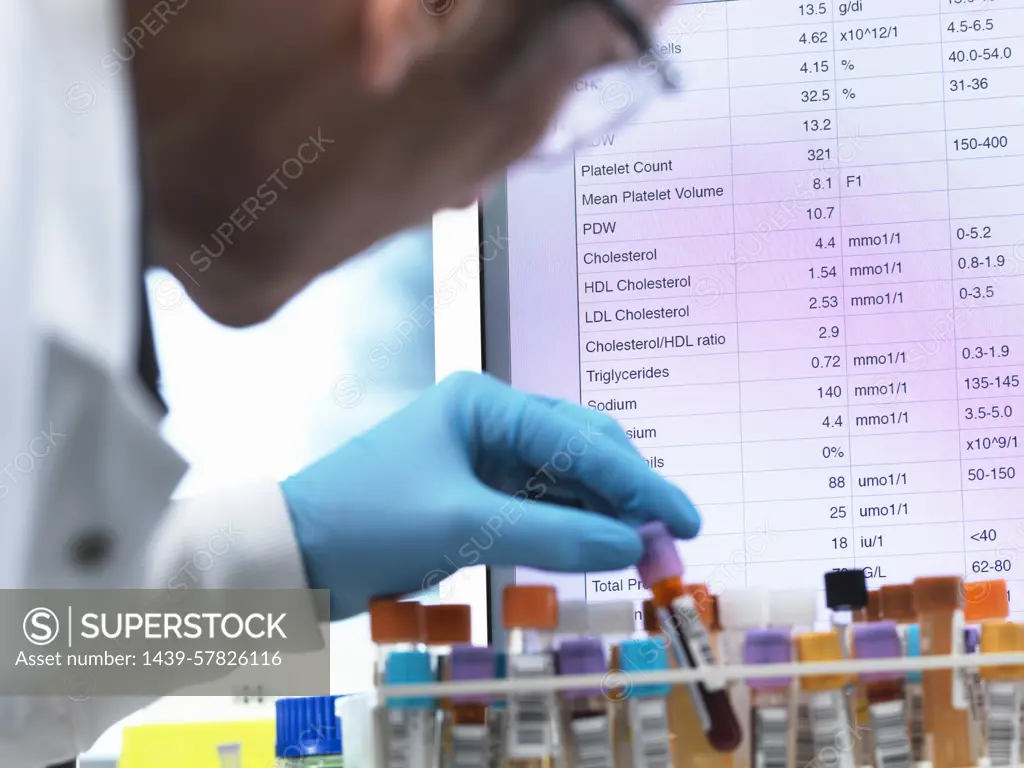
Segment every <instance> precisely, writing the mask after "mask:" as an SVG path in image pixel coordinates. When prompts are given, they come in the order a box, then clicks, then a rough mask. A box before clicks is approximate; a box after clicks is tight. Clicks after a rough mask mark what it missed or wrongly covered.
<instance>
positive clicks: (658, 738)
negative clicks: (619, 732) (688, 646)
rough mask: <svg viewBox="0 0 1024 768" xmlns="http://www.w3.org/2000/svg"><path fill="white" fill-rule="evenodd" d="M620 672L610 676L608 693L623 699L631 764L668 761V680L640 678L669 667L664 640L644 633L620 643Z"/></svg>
mask: <svg viewBox="0 0 1024 768" xmlns="http://www.w3.org/2000/svg"><path fill="white" fill-rule="evenodd" d="M618 656H619V670H620V671H619V674H618V675H612V676H611V678H610V680H609V686H608V687H609V688H612V690H608V691H606V693H607V695H609V696H611V697H613V698H616V699H625V701H626V723H627V727H628V728H629V739H628V742H629V745H630V750H631V754H630V758H631V761H632V765H633V768H654V766H661V765H671V759H672V731H671V729H670V727H669V719H668V697H669V694H670V693H671V692H672V687H671V686H670V685H669V684H668V683H647V682H643V680H642V675H643V674H645V673H652V672H665V671H667V670H668V668H669V660H668V649H667V648H666V646H665V642H664V640H662V639H660V638H653V637H646V638H637V639H633V640H626V641H625V642H623V643H622V644H621V645H619V652H618Z"/></svg>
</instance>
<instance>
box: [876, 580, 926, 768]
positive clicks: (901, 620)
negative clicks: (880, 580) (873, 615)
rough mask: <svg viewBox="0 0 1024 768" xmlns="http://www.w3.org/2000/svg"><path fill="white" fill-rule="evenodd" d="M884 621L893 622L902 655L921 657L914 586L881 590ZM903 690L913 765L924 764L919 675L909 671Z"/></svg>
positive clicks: (907, 585)
mask: <svg viewBox="0 0 1024 768" xmlns="http://www.w3.org/2000/svg"><path fill="white" fill-rule="evenodd" d="M879 593H880V597H881V616H882V620H883V621H894V622H896V627H897V629H898V631H899V633H900V640H901V641H902V643H903V655H904V656H906V657H909V658H917V657H920V655H921V632H920V628H919V627H918V625H917V623H916V622H917V609H916V608H915V607H914V587H913V586H911V585H910V584H888V585H885V586H883V587H882V588H881V589H880V590H879ZM905 680H906V682H905V685H904V689H905V690H906V695H907V724H908V727H909V728H910V747H911V750H912V752H913V755H914V762H915V763H920V762H924V759H925V737H924V695H923V693H922V691H921V673H920V671H918V670H914V671H913V672H908V673H907V676H906V678H905Z"/></svg>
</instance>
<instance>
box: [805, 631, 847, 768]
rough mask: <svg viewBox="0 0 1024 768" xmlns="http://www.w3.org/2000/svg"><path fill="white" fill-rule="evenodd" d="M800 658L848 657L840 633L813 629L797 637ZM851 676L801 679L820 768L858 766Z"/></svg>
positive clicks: (835, 658) (824, 676) (807, 659)
mask: <svg viewBox="0 0 1024 768" xmlns="http://www.w3.org/2000/svg"><path fill="white" fill-rule="evenodd" d="M796 653H797V658H798V659H799V660H800V661H801V662H804V663H808V662H824V661H840V660H842V659H843V658H845V655H844V653H843V643H842V640H841V639H840V637H839V633H838V632H837V631H835V630H833V631H832V632H811V633H808V634H805V635H797V637H796ZM850 686H851V678H850V676H849V675H818V676H813V677H804V678H802V679H801V680H800V690H801V698H802V699H803V700H804V703H805V705H806V707H807V715H808V720H809V721H810V732H811V742H812V744H813V749H814V763H815V764H816V766H817V767H818V768H825V767H826V766H828V768H855V764H856V760H855V759H854V752H853V738H852V735H853V728H852V727H851V721H850V716H849V707H848V706H847V695H846V690H847V689H849V688H850Z"/></svg>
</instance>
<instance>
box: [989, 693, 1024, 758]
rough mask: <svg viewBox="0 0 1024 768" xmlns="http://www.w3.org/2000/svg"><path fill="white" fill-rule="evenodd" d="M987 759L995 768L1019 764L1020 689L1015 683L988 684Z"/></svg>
mask: <svg viewBox="0 0 1024 768" xmlns="http://www.w3.org/2000/svg"><path fill="white" fill-rule="evenodd" d="M987 687H988V691H987V693H988V719H987V721H986V725H987V731H988V759H989V764H990V765H991V766H993V768H997V767H998V766H1007V765H1019V764H1020V741H1021V739H1020V727H1021V726H1020V718H1021V689H1020V684H1019V683H1016V682H990V683H989V684H988V686H987Z"/></svg>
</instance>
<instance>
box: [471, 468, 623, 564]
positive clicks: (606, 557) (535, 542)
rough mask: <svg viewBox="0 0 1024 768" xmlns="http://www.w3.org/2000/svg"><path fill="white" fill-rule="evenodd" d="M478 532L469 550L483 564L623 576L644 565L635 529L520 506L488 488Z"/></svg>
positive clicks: (547, 507)
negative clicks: (625, 571)
mask: <svg viewBox="0 0 1024 768" xmlns="http://www.w3.org/2000/svg"><path fill="white" fill-rule="evenodd" d="M478 509H479V510H480V523H479V528H478V529H476V530H475V531H474V532H473V536H472V537H471V539H470V541H469V542H468V546H469V547H471V548H473V549H475V550H476V551H477V552H478V553H479V558H480V559H479V562H481V563H482V564H484V565H492V566H513V565H518V566H525V567H527V568H536V569H538V570H542V571H563V572H572V573H582V572H584V571H618V570H622V569H624V568H629V567H630V566H632V565H635V564H636V563H637V562H639V560H640V557H641V555H642V554H643V545H642V543H641V540H640V537H639V536H638V535H637V533H636V531H635V529H634V528H633V527H631V526H629V525H627V524H625V523H622V522H620V521H618V520H615V519H613V518H611V517H607V516H605V515H600V514H597V513H595V512H586V511H583V510H579V509H572V508H570V507H563V506H560V505H558V504H549V503H547V502H542V501H530V500H525V499H523V500H520V499H518V498H513V497H510V496H506V495H505V494H502V493H499V492H497V491H494V490H491V489H490V488H486V487H485V488H484V489H482V490H481V493H480V503H479V507H478Z"/></svg>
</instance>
